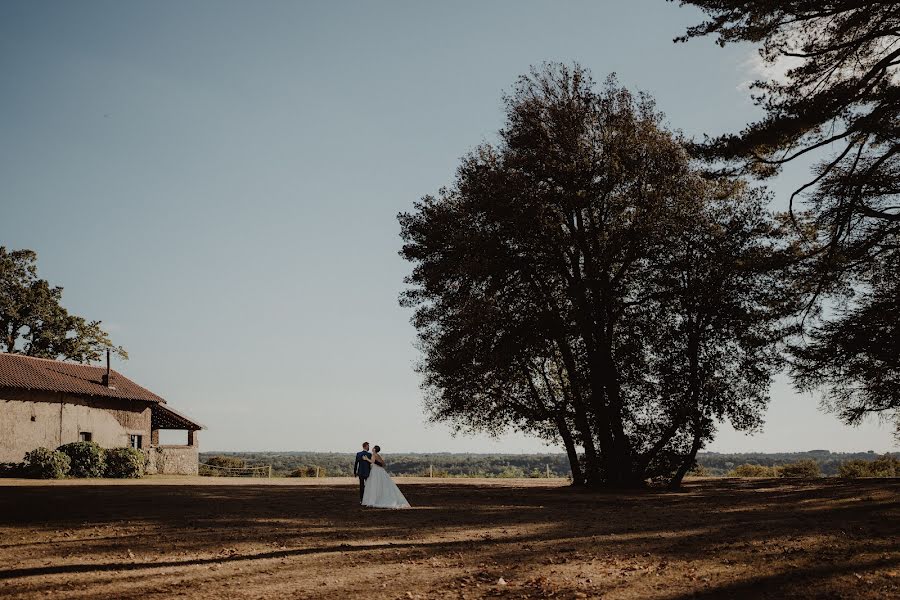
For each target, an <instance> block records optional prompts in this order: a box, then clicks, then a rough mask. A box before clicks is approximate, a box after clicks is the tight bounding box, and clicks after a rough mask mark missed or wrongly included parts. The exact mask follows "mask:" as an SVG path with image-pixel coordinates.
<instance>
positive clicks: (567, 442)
mask: <svg viewBox="0 0 900 600" xmlns="http://www.w3.org/2000/svg"><path fill="white" fill-rule="evenodd" d="M556 427H557V428H558V429H559V435H560V437H561V438H562V440H563V445H564V446H565V447H566V455H567V456H568V457H569V468H570V469H571V470H572V485H575V486H583V485H585V480H584V474H582V472H581V463H579V462H578V451H577V450H576V449H575V440H574V439H573V438H572V432H571V430H569V424H568V423H566V419H565V417H564V416H562V415H560V414H557V415H556Z"/></svg>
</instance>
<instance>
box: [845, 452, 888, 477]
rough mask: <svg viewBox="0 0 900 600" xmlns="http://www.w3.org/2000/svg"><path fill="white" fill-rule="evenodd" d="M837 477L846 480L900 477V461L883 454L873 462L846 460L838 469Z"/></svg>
mask: <svg viewBox="0 0 900 600" xmlns="http://www.w3.org/2000/svg"><path fill="white" fill-rule="evenodd" d="M838 476H839V477H846V478H848V479H857V478H860V477H900V459H898V458H897V457H896V456H891V455H889V454H885V455H884V456H879V457H878V458H876V459H875V460H873V461H868V460H848V461H847V462H845V463H842V464H841V466H840V467H838Z"/></svg>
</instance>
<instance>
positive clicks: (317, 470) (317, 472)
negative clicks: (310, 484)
mask: <svg viewBox="0 0 900 600" xmlns="http://www.w3.org/2000/svg"><path fill="white" fill-rule="evenodd" d="M318 478H319V465H316V479H318Z"/></svg>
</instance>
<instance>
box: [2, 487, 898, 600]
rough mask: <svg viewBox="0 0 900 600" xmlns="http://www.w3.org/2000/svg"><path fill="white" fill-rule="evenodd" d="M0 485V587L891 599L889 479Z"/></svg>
mask: <svg viewBox="0 0 900 600" xmlns="http://www.w3.org/2000/svg"><path fill="white" fill-rule="evenodd" d="M397 481H398V483H399V484H400V486H401V489H402V490H403V491H404V493H405V494H406V496H407V498H408V499H409V501H410V502H411V503H412V505H413V507H414V508H412V509H409V510H402V511H390V510H377V509H363V508H361V507H360V506H359V505H358V504H357V489H356V485H355V482H353V481H352V480H349V479H320V480H296V479H294V480H288V479H284V480H264V481H262V482H260V480H255V481H254V480H249V479H224V480H223V479H216V478H182V479H178V478H176V479H163V478H154V479H146V480H141V481H137V482H110V481H100V480H98V481H90V482H87V483H85V482H83V481H82V482H79V481H61V482H34V481H16V480H0V597H3V598H48V597H49V598H142V599H143V598H169V597H178V596H186V597H190V598H201V599H205V598H241V599H242V598H339V599H341V600H355V599H359V600H372V599H379V598H401V599H404V598H483V597H500V598H609V599H613V598H688V597H691V598H898V597H900V503H898V500H900V482H898V481H897V480H859V481H841V480H835V479H828V480H817V481H803V482H791V483H786V482H785V481H783V480H781V481H779V480H730V479H724V480H723V479H710V480H694V481H689V482H688V483H687V485H686V486H685V488H684V489H683V490H682V491H679V492H636V493H587V492H578V491H573V490H571V489H569V488H567V487H564V486H561V485H560V483H558V482H556V481H554V480H505V481H504V480H501V481H498V480H456V481H454V480H435V479H432V480H428V479H398V480H397Z"/></svg>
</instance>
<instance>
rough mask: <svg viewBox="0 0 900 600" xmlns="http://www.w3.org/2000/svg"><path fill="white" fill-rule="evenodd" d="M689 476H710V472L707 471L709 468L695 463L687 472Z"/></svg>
mask: <svg viewBox="0 0 900 600" xmlns="http://www.w3.org/2000/svg"><path fill="white" fill-rule="evenodd" d="M687 474H688V475H689V476H690V477H710V476H711V475H712V473H710V472H709V469H707V468H706V467H704V466H703V465H701V464H700V463H697V464H695V465H694V468H693V469H691V470H690V471H688V472H687Z"/></svg>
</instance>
